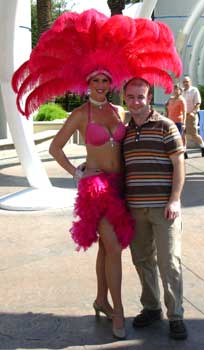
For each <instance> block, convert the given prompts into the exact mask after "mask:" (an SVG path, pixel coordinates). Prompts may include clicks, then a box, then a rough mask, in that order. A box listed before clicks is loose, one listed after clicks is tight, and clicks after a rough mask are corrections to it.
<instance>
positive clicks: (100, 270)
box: [96, 239, 113, 314]
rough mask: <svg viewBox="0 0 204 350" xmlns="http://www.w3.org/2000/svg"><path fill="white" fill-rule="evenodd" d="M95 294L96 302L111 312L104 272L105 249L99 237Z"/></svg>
mask: <svg viewBox="0 0 204 350" xmlns="http://www.w3.org/2000/svg"><path fill="white" fill-rule="evenodd" d="M96 276H97V295H96V303H97V304H98V305H99V306H103V308H104V309H105V310H106V311H107V313H108V314H112V313H113V309H112V307H111V306H110V304H109V302H108V285H107V280H106V272H105V249H104V245H103V242H102V241H101V239H99V247H98V254H97V259H96Z"/></svg>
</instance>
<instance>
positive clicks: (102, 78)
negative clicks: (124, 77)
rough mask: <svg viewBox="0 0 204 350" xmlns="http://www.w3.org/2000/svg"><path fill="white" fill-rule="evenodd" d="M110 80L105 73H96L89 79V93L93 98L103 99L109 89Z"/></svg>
mask: <svg viewBox="0 0 204 350" xmlns="http://www.w3.org/2000/svg"><path fill="white" fill-rule="evenodd" d="M110 86H111V82H110V79H109V78H108V77H107V76H106V75H105V74H97V75H95V76H94V77H93V78H91V79H90V80H89V84H88V87H89V90H90V95H91V97H93V98H94V99H96V100H97V99H98V100H104V98H105V97H106V95H107V93H108V92H109V91H110Z"/></svg>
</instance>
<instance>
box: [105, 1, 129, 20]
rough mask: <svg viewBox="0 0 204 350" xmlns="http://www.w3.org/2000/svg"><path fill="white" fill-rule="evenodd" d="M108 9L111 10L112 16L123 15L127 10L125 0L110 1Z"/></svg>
mask: <svg viewBox="0 0 204 350" xmlns="http://www.w3.org/2000/svg"><path fill="white" fill-rule="evenodd" d="M107 4H108V7H109V9H110V10H111V16H114V15H122V14H123V10H124V8H125V0H108V1H107Z"/></svg>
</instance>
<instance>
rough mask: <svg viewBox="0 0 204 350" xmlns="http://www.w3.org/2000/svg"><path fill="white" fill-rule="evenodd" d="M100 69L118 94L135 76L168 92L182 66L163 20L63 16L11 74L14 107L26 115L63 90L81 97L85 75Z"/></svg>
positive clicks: (93, 13)
mask: <svg viewBox="0 0 204 350" xmlns="http://www.w3.org/2000/svg"><path fill="white" fill-rule="evenodd" d="M98 70H99V71H100V70H106V71H108V72H109V73H110V75H111V76H112V88H113V89H116V90H119V89H120V88H121V86H122V85H123V83H124V81H125V80H127V79H131V78H132V77H134V76H135V75H136V76H138V77H139V76H141V77H143V78H144V79H146V80H148V81H149V82H150V84H151V85H154V84H155V85H158V86H162V87H163V88H164V89H165V91H170V90H171V89H172V84H173V83H172V82H173V80H172V77H173V76H174V75H175V76H176V77H178V76H180V75H181V71H182V64H181V60H180V57H179V56H178V53H177V52H176V49H175V42H174V36H173V33H172V31H171V30H170V28H169V27H168V26H167V25H166V24H164V23H162V22H154V21H151V20H148V19H145V18H137V19H132V18H130V17H128V16H122V15H116V16H113V17H111V18H109V17H107V16H105V15H104V14H102V13H100V12H98V11H96V10H94V9H90V10H87V11H84V12H83V13H81V14H78V13H74V12H67V13H64V14H62V15H61V16H59V17H58V18H57V19H56V21H55V22H54V23H53V25H52V27H51V28H50V29H49V30H48V31H46V32H45V33H43V34H42V35H41V37H40V39H39V42H38V43H37V45H36V47H35V48H34V49H33V51H32V53H31V55H30V58H29V60H28V61H27V62H25V63H24V64H23V65H22V66H21V67H20V68H19V69H18V70H17V71H16V72H15V73H14V75H13V79H12V86H13V89H14V91H15V92H16V93H17V107H18V109H19V110H20V112H21V113H22V114H24V115H26V116H27V117H28V115H29V114H30V113H32V112H33V111H34V110H35V109H36V108H38V107H39V105H40V104H42V103H44V102H45V101H47V100H49V99H50V98H53V97H55V96H59V95H61V94H64V93H65V92H67V91H71V92H73V93H79V94H84V93H86V91H87V82H86V78H87V76H88V75H90V74H91V73H93V72H94V71H98ZM171 75H172V77H171ZM24 100H25V110H24Z"/></svg>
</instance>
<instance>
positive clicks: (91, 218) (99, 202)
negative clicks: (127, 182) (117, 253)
mask: <svg viewBox="0 0 204 350" xmlns="http://www.w3.org/2000/svg"><path fill="white" fill-rule="evenodd" d="M74 214H75V216H77V217H78V220H77V221H75V222H73V226H72V228H71V229H70V232H71V235H72V238H73V240H74V241H75V243H76V244H77V250H80V248H83V249H84V250H86V249H88V248H89V247H90V246H91V245H92V243H94V242H96V241H97V240H98V237H99V234H98V231H97V227H98V224H99V222H100V220H101V218H103V217H106V219H107V220H108V221H109V222H110V224H111V225H112V226H113V228H114V230H115V233H116V236H117V238H118V241H119V243H120V244H121V246H122V248H126V247H127V246H128V245H129V243H130V241H131V240H132V238H133V234H134V220H133V218H132V217H131V215H130V213H129V212H128V210H127V208H126V205H125V200H124V199H123V198H122V196H121V176H120V175H119V174H115V173H111V174H106V173H100V174H97V175H94V176H88V177H85V178H83V179H81V180H80V182H79V185H78V196H77V199H76V203H75V209H74Z"/></svg>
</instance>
